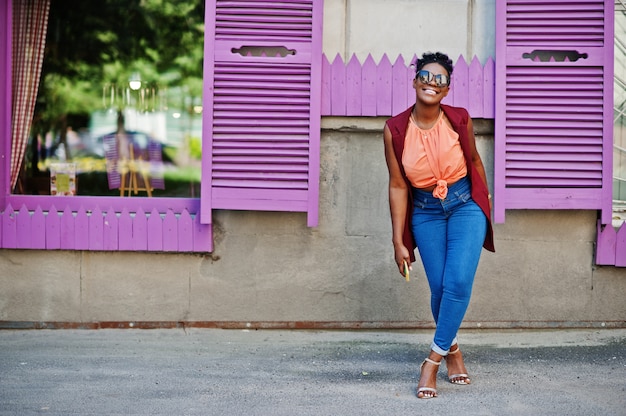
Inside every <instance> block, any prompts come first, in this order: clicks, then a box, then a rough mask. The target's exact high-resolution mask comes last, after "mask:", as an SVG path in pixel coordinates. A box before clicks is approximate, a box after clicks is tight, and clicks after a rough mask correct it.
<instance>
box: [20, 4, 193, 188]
mask: <svg viewBox="0 0 626 416" xmlns="http://www.w3.org/2000/svg"><path fill="white" fill-rule="evenodd" d="M203 24H204V0H170V1H165V2H164V1H162V0H141V1H140V0H131V1H127V0H124V1H120V0H105V1H99V2H85V1H76V2H72V6H71V7H68V5H67V2H58V1H52V2H51V6H50V13H49V20H48V31H47V38H46V49H45V55H44V61H43V69H42V75H41V82H40V87H39V91H38V97H37V104H36V107H35V115H34V118H33V124H32V127H31V134H30V140H29V144H28V148H27V151H26V156H25V160H24V164H23V169H22V171H21V174H20V180H19V184H18V186H17V187H16V188H15V191H14V192H16V193H23V194H39V195H47V194H50V183H51V182H50V169H51V167H54V166H59V164H60V163H63V164H70V166H74V167H75V171H76V194H77V195H93V196H105V195H108V196H144V197H145V196H158V197H199V192H200V186H199V183H200V162H201V131H202V126H201V120H202V117H201V116H202V58H203V42H202V39H203V31H204V27H203ZM63 166H65V165H63ZM53 170H54V169H53Z"/></svg>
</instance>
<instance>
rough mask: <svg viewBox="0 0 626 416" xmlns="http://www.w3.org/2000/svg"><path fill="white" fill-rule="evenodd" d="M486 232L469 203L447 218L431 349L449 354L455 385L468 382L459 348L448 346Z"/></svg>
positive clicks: (479, 215)
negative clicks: (441, 294) (436, 317)
mask: <svg viewBox="0 0 626 416" xmlns="http://www.w3.org/2000/svg"><path fill="white" fill-rule="evenodd" d="M486 230H487V221H486V218H485V216H484V214H483V213H482V211H481V210H480V208H479V207H478V206H477V205H476V204H475V203H474V202H473V201H472V200H469V201H468V202H467V203H464V204H463V205H460V206H458V207H457V208H456V209H454V210H453V211H452V213H451V215H450V217H449V221H448V247H447V253H448V254H447V257H446V258H447V261H446V266H445V271H444V276H443V286H444V288H443V296H442V299H441V304H440V310H439V319H438V322H439V323H438V325H437V331H436V332H435V340H434V341H433V348H434V349H435V351H437V347H438V348H440V349H441V350H442V351H443V350H444V349H445V350H446V351H450V352H449V353H448V354H447V355H446V357H445V358H446V367H447V370H448V379H449V380H450V382H452V383H454V384H469V383H470V378H469V376H468V375H467V370H466V368H465V363H464V361H463V356H462V354H461V351H460V350H459V348H458V345H456V348H455V349H454V351H452V350H451V349H450V347H451V346H453V345H454V344H455V343H456V333H457V331H458V329H459V327H460V326H461V322H462V320H463V317H464V316H465V312H466V311H467V307H468V305H469V301H470V296H471V293H472V286H473V283H474V276H475V274H476V269H477V267H478V261H479V259H480V254H481V252H482V244H483V241H484V238H485V233H486ZM453 352H454V353H453Z"/></svg>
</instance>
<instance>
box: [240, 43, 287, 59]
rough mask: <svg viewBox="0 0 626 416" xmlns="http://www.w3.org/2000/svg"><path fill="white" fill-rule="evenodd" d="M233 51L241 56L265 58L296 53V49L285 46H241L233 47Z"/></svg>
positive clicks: (281, 56) (282, 56)
mask: <svg viewBox="0 0 626 416" xmlns="http://www.w3.org/2000/svg"><path fill="white" fill-rule="evenodd" d="M230 51H231V52H232V53H238V54H239V55H241V56H244V57H245V56H261V57H264V58H284V57H285V56H287V55H295V54H296V50H295V49H288V48H286V47H284V46H242V47H241V48H232V49H231V50H230Z"/></svg>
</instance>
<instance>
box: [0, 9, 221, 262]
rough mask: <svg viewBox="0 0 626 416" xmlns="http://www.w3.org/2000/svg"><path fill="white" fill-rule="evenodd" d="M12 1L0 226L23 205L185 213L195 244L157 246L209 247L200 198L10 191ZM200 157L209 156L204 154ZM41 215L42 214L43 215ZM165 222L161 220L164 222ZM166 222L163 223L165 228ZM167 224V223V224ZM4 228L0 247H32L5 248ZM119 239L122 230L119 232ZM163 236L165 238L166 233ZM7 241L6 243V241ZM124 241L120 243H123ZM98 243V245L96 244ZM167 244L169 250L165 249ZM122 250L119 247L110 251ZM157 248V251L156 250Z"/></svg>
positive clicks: (6, 28)
mask: <svg viewBox="0 0 626 416" xmlns="http://www.w3.org/2000/svg"><path fill="white" fill-rule="evenodd" d="M12 1H14V0H0V15H1V16H3V17H4V21H3V22H2V23H4V24H3V25H2V27H3V28H2V29H0V56H2V57H3V58H4V64H3V65H0V97H2V98H1V99H0V228H2V224H5V227H6V224H8V223H9V222H11V221H14V220H15V217H16V216H18V215H19V214H17V213H18V212H19V210H20V209H23V208H25V209H26V210H28V211H29V213H30V214H31V216H32V215H33V213H35V211H38V210H40V211H42V212H43V213H47V212H49V211H50V210H57V211H58V212H59V214H61V213H62V212H63V211H64V210H70V211H71V212H72V213H73V216H76V215H77V213H78V212H80V211H81V210H84V212H86V213H87V215H90V214H91V213H92V212H94V211H99V212H102V213H103V215H104V214H106V213H108V212H115V213H116V215H118V216H120V215H122V213H124V212H127V213H128V214H129V215H130V218H133V217H134V216H135V215H137V213H141V212H143V213H145V214H146V216H147V217H149V216H150V214H151V213H154V212H158V213H159V214H160V216H161V217H162V218H165V216H166V215H168V214H174V216H175V218H177V219H178V218H181V216H183V214H184V213H185V212H186V213H188V214H189V215H190V216H191V218H192V221H193V223H194V227H193V234H194V235H193V236H192V238H193V241H197V245H196V246H195V247H192V248H191V250H190V249H189V247H186V248H184V247H183V248H182V249H181V248H180V247H179V248H178V249H172V245H171V244H168V242H167V241H163V244H159V245H158V246H161V247H164V248H163V249H162V250H164V251H192V252H207V251H212V250H213V243H212V227H211V225H204V224H200V223H199V213H200V202H201V198H164V197H161V198H158V197H152V198H145V197H134V198H133V197H117V196H115V197H113V196H71V197H63V196H48V195H17V194H12V193H11V191H12V190H11V186H10V173H9V171H10V160H11V152H12V148H11V135H12V133H11V123H12V110H11V108H12V92H11V91H12V68H11V62H12V27H13V13H12ZM203 157H210V155H206V156H203ZM7 211H11V212H13V216H12V217H11V218H9V217H8V216H7V215H4V216H3V213H6V212H7ZM44 215H45V214H44ZM164 224H165V223H164ZM166 226H168V225H164V226H163V227H164V228H165V227H166ZM169 226H171V224H170V225H169ZM6 232H7V230H6V229H5V230H2V229H0V248H35V247H11V246H10V245H9V246H8V247H7V242H6V241H3V239H2V238H1V237H2V235H3V233H6ZM119 235H120V238H121V237H122V235H123V234H122V233H121V232H120V233H119ZM163 235H164V237H163V238H164V239H165V238H167V237H166V234H163ZM9 244H10V243H9ZM123 245H124V244H120V246H123ZM98 246H99V245H98ZM165 247H168V248H169V249H166V248H165ZM37 248H40V247H37ZM118 250H119V251H122V250H123V249H122V248H119V247H118V249H117V250H111V251H118ZM156 251H161V250H156Z"/></svg>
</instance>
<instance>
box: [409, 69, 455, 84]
mask: <svg viewBox="0 0 626 416" xmlns="http://www.w3.org/2000/svg"><path fill="white" fill-rule="evenodd" d="M417 78H418V79H419V80H420V82H421V83H422V84H430V82H431V81H432V80H433V79H434V80H435V85H437V86H438V87H447V86H448V85H450V77H448V76H447V75H444V74H439V75H434V74H433V73H431V72H429V71H426V70H425V69H422V70H421V71H419V72H418V73H417Z"/></svg>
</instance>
